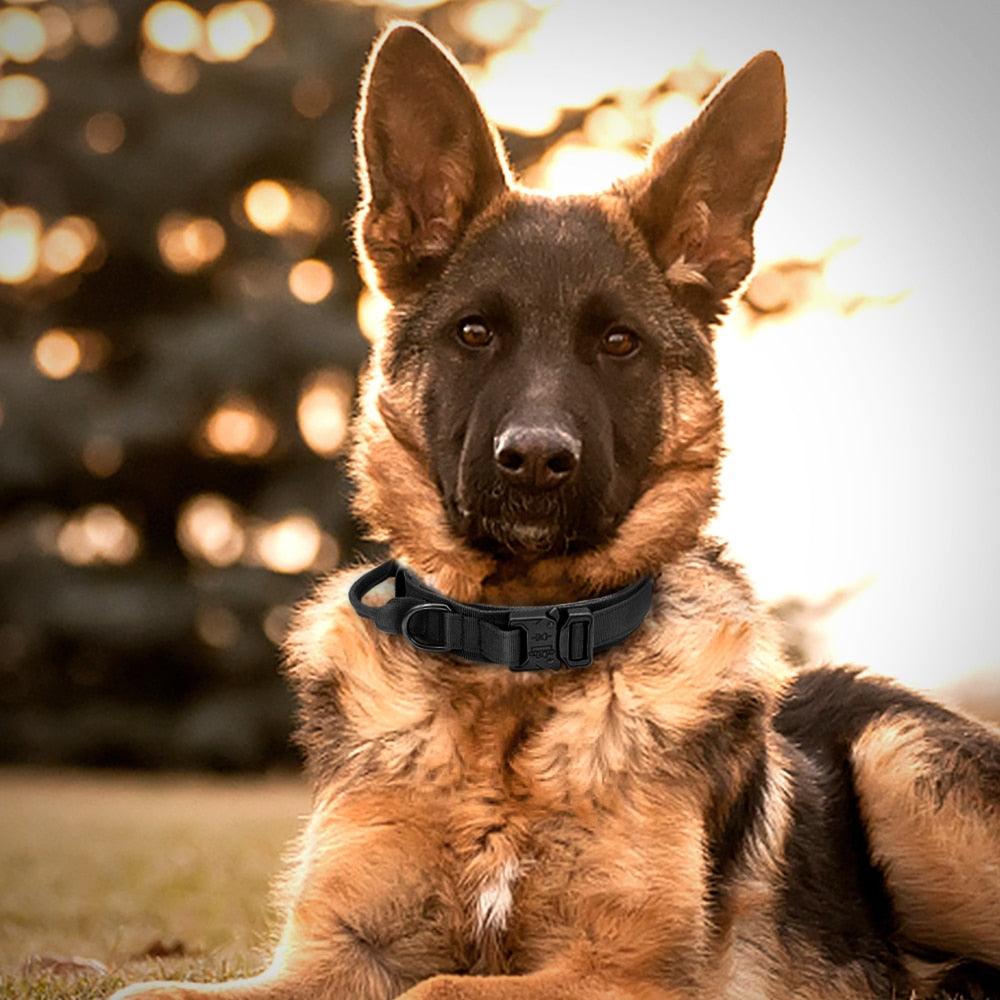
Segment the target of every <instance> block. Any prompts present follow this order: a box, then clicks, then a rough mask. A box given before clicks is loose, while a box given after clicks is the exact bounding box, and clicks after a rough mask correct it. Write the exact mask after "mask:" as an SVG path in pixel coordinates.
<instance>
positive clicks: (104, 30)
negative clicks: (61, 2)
mask: <svg viewBox="0 0 1000 1000" xmlns="http://www.w3.org/2000/svg"><path fill="white" fill-rule="evenodd" d="M76 30H77V34H79V36H80V38H82V39H83V41H84V42H86V44H87V45H90V46H92V47H93V48H95V49H99V48H103V47H104V46H105V45H107V44H108V43H109V42H111V41H112V39H113V38H114V37H115V35H117V34H118V15H117V14H116V13H115V12H114V9H113V8H111V7H109V6H108V5H107V4H106V3H90V4H87V5H86V6H84V7H81V8H80V9H79V11H77V15H76Z"/></svg>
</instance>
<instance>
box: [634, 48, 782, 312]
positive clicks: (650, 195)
mask: <svg viewBox="0 0 1000 1000" xmlns="http://www.w3.org/2000/svg"><path fill="white" fill-rule="evenodd" d="M784 139H785V74H784V69H783V67H782V64H781V60H780V59H779V58H778V56H777V54H776V53H774V52H762V53H760V55H758V56H755V57H754V58H753V59H751V60H750V62H748V63H747V64H746V65H745V66H744V67H743V68H742V69H741V70H740V71H739V72H738V73H737V74H736V75H735V76H733V77H732V78H731V79H730V80H729V81H728V82H726V83H725V84H724V85H723V86H722V87H721V88H720V89H719V90H718V92H717V93H716V94H715V96H714V97H713V98H712V99H711V100H710V101H709V103H708V105H707V106H706V107H705V109H704V110H703V111H702V112H701V114H700V115H699V116H698V118H696V119H695V121H694V122H693V123H692V124H691V125H690V126H688V128H687V129H685V130H684V131H683V132H681V133H679V134H678V135H676V136H674V137H673V138H672V139H670V140H668V141H667V142H665V143H664V144H663V145H662V146H661V147H660V148H659V149H657V150H656V152H655V153H654V155H653V159H652V162H651V164H650V167H649V169H648V170H647V171H646V172H645V173H643V174H640V175H639V176H638V177H636V178H634V179H632V180H629V181H628V182H626V184H625V185H624V191H625V193H626V196H627V197H628V199H629V203H630V207H631V211H632V217H633V219H634V220H635V222H636V224H637V225H638V227H639V229H640V230H641V232H642V233H643V235H644V236H645V237H646V240H647V241H648V243H649V245H650V247H651V248H652V250H653V254H654V256H655V257H656V259H657V261H658V262H659V263H660V265H661V266H662V267H663V269H664V270H665V271H666V274H667V278H668V280H669V281H670V283H671V284H672V285H673V286H674V288H675V290H676V293H677V295H678V297H679V298H680V299H681V301H682V302H683V303H684V304H685V305H686V306H687V307H688V308H690V309H691V310H692V311H693V312H695V313H696V314H697V315H699V316H700V317H701V318H702V319H704V320H705V321H706V322H712V321H714V320H716V319H718V317H719V315H720V314H721V313H722V312H723V310H724V308H725V299H726V297H727V296H729V295H730V294H731V293H732V292H733V291H734V290H735V289H736V288H737V286H738V285H739V284H740V282H741V281H742V280H743V279H744V278H745V277H746V276H747V274H749V273H750V268H751V266H752V265H753V225H754V222H755V221H756V219H757V215H758V214H759V212H760V210H761V206H762V205H763V204H764V198H765V196H766V195H767V192H768V189H769V188H770V186H771V181H772V180H773V179H774V174H775V171H776V170H777V168H778V161H779V160H780V159H781V149H782V146H783V144H784Z"/></svg>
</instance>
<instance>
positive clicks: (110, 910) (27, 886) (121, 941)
mask: <svg viewBox="0 0 1000 1000" xmlns="http://www.w3.org/2000/svg"><path fill="white" fill-rule="evenodd" d="M0 802H2V803H3V805H2V806H0V996H2V997H5V998H6V997H11V998H13V997H17V998H26V1000H54V998H57V997H58V998H60V1000H63V998H66V1000H96V998H100V997H106V996H107V995H108V994H109V993H110V992H111V991H112V990H113V989H115V988H117V987H118V986H121V985H122V984H123V983H125V982H134V981H136V980H140V979H149V978H156V979H160V978H164V979H173V978H185V977H190V978H193V979H205V980H211V979H223V978H228V977H230V976H233V975H241V974H245V973H247V972H250V971H255V970H256V969H258V968H260V967H261V966H262V965H263V964H264V962H265V960H266V952H267V944H268V940H269V934H270V932H271V930H272V929H273V913H272V912H271V909H270V906H269V892H268V887H269V883H270V882H271V880H272V878H273V876H274V875H275V873H276V872H277V871H278V870H279V868H280V865H281V856H282V852H283V850H284V848H285V846H286V845H287V844H288V842H289V841H290V840H292V839H293V838H294V835H295V833H296V832H297V830H298V828H299V826H300V822H301V818H302V817H303V816H304V815H305V813H306V812H307V810H308V805H309V801H308V792H307V790H306V787H305V785H304V783H303V782H301V781H299V780H297V779H295V778H293V777H282V778H256V779H233V778H229V779H211V778H186V777H185V778H177V777H157V776H149V775H142V776H125V775H94V774H51V773H47V772H32V771H20V770H18V771H0ZM175 941H179V942H181V944H182V945H183V949H184V953H183V954H182V955H179V956H174V957H167V958H151V957H149V956H148V954H147V952H148V951H149V949H150V946H151V945H154V944H155V943H157V942H160V943H162V944H164V945H170V944H171V943H172V942H175ZM33 956H42V957H44V958H62V957H69V956H80V957H83V958H88V959H96V960H97V961H99V962H101V963H103V964H104V965H105V966H107V968H108V970H109V974H108V975H100V974H94V973H89V974H76V975H73V974H66V973H63V974H60V973H58V972H54V971H51V970H50V971H44V970H40V969H39V968H38V964H37V963H36V964H35V965H34V966H31V965H29V964H27V963H29V962H30V960H31V959H32V957H33Z"/></svg>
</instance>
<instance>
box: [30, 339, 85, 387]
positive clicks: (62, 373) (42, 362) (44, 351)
mask: <svg viewBox="0 0 1000 1000" xmlns="http://www.w3.org/2000/svg"><path fill="white" fill-rule="evenodd" d="M82 357H83V352H82V351H81V350H80V344H79V342H78V341H77V339H76V337H74V336H73V335H72V334H71V333H69V332H67V331H66V330H60V329H55V330H48V331H46V332H45V333H43V334H42V335H41V336H40V337H39V338H38V340H36V341H35V351H34V359H35V367H36V368H37V369H38V370H39V371H40V372H41V373H42V374H43V375H44V376H45V377H46V378H51V379H64V378H69V376H70V375H72V374H73V373H74V372H75V371H76V370H77V369H78V368H79V367H80V360H81V358H82Z"/></svg>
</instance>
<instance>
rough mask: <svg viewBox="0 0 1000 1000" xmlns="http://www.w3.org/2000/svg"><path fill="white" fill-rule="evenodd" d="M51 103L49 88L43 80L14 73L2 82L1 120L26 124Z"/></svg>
mask: <svg viewBox="0 0 1000 1000" xmlns="http://www.w3.org/2000/svg"><path fill="white" fill-rule="evenodd" d="M48 103H49V91H48V88H47V87H46V86H45V84H44V83H42V81H41V80H36V79H35V77H33V76H26V75H25V74H24V73H14V74H13V75H11V76H5V77H4V78H3V79H2V80H0V119H2V120H3V121H8V122H26V121H28V120H30V119H31V118H34V117H35V116H36V115H40V114H41V113H42V112H43V111H44V110H45V107H46V105H47V104H48Z"/></svg>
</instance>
